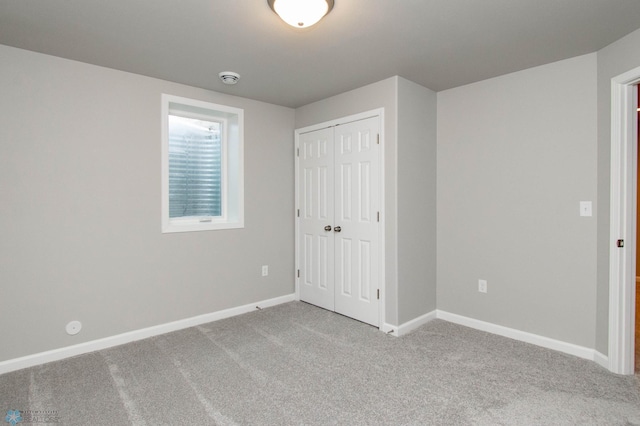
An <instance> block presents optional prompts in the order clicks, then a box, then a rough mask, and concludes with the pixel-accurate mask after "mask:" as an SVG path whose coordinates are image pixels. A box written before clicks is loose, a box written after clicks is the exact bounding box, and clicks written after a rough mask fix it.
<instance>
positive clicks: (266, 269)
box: [262, 265, 269, 277]
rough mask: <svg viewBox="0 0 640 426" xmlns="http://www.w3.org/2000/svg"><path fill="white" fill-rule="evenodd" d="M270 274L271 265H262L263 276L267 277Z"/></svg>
mask: <svg viewBox="0 0 640 426" xmlns="http://www.w3.org/2000/svg"><path fill="white" fill-rule="evenodd" d="M267 275H269V265H262V276H263V277H266V276H267Z"/></svg>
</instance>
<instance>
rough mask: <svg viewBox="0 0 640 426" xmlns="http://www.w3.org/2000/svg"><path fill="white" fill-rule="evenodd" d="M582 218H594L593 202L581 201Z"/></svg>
mask: <svg viewBox="0 0 640 426" xmlns="http://www.w3.org/2000/svg"><path fill="white" fill-rule="evenodd" d="M580 216H588V217H591V216H593V211H592V207H591V201H580Z"/></svg>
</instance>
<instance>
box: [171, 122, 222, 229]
mask: <svg viewBox="0 0 640 426" xmlns="http://www.w3.org/2000/svg"><path fill="white" fill-rule="evenodd" d="M223 131H224V129H223V128H222V123H220V122H217V121H207V120H199V119H194V118H186V117H180V116H177V115H171V114H170V115H169V217H170V218H181V217H194V216H195V217H221V216H223V206H222V204H223V203H224V202H225V201H226V200H224V199H223V194H224V189H223V188H224V182H223V176H224V171H223V164H224V162H223V161H222V158H223V156H222V154H223V152H222V149H223V143H222V132H223Z"/></svg>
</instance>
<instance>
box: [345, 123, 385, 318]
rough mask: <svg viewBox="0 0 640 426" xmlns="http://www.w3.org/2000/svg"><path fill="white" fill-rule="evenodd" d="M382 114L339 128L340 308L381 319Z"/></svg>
mask: <svg viewBox="0 0 640 426" xmlns="http://www.w3.org/2000/svg"><path fill="white" fill-rule="evenodd" d="M378 132H379V129H378V118H377V117H375V118H369V119H366V120H360V121H355V122H352V123H347V124H343V125H340V126H337V127H336V128H335V138H336V142H337V143H336V145H337V147H338V149H337V150H336V155H335V163H336V168H337V169H338V170H340V172H339V173H336V183H335V188H336V193H337V194H338V196H336V197H335V198H336V205H335V211H336V218H335V226H339V227H340V229H341V231H340V232H339V233H338V232H336V233H334V234H335V238H336V253H335V262H336V269H337V270H338V271H339V273H338V274H337V275H336V284H335V285H336V289H337V291H336V294H335V311H336V312H338V313H341V314H343V315H347V316H349V317H351V318H355V319H357V320H360V321H363V322H366V323H368V324H372V325H376V326H377V325H379V324H378V317H379V315H378V298H377V291H378V288H379V277H378V275H379V274H378V272H377V271H378V266H379V265H378V257H379V255H378V251H379V236H378V231H379V230H378V226H379V223H378V221H377V220H378V219H377V212H378V211H379V210H380V206H379V195H378V194H379V183H378V180H379V174H380V173H379V170H378V168H379V166H378V145H377V141H376V139H377V136H378Z"/></svg>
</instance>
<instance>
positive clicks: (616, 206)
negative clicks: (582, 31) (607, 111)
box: [607, 67, 640, 374]
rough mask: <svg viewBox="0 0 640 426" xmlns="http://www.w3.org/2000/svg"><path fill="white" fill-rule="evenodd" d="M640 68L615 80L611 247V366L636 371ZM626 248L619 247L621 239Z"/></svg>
mask: <svg viewBox="0 0 640 426" xmlns="http://www.w3.org/2000/svg"><path fill="white" fill-rule="evenodd" d="M638 83H640V67H638V68H635V69H633V70H631V71H628V72H626V73H624V74H621V75H619V76H617V77H614V78H613V79H611V193H610V214H611V215H610V238H609V241H608V242H607V243H608V244H610V245H609V247H610V248H609V250H610V251H609V347H608V349H609V351H608V355H607V358H608V364H609V366H608V367H609V370H610V371H612V372H613V373H617V374H633V370H634V365H633V364H634V363H633V359H634V345H633V343H634V335H633V330H634V322H635V318H634V316H635V315H634V314H635V291H636V286H635V281H636V278H635V275H636V265H635V256H636V248H635V232H636V231H635V229H636V214H635V213H636V185H637V174H638V164H637V149H638V147H637V144H638V142H637V128H636V127H637V124H636V120H637V113H636V108H637V88H636V87H635V85H637V84H638ZM619 239H621V240H624V242H625V244H624V247H621V248H619V247H617V244H616V243H617V240H619Z"/></svg>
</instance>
